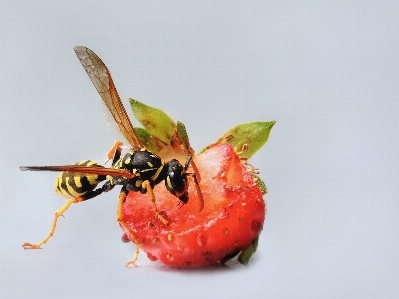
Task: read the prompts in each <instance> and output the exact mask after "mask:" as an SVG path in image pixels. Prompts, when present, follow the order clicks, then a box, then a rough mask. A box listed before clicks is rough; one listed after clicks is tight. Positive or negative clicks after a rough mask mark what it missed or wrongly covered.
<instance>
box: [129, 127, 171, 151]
mask: <svg viewBox="0 0 399 299" xmlns="http://www.w3.org/2000/svg"><path fill="white" fill-rule="evenodd" d="M134 130H135V131H136V134H137V135H138V137H139V138H140V140H141V142H142V143H143V144H144V146H145V147H146V148H147V149H148V150H149V151H150V152H153V153H158V152H159V151H160V150H161V149H162V148H163V146H164V145H163V142H162V141H160V140H159V139H156V138H154V137H152V136H151V134H150V133H148V131H147V130H146V129H143V128H134Z"/></svg>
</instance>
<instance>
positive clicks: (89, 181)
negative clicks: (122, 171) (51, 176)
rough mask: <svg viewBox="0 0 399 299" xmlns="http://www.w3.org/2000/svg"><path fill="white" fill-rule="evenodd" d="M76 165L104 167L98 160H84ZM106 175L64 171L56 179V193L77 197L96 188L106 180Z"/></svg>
mask: <svg viewBox="0 0 399 299" xmlns="http://www.w3.org/2000/svg"><path fill="white" fill-rule="evenodd" d="M74 165H86V166H94V167H102V165H101V164H99V163H98V162H96V161H91V160H83V161H80V162H78V163H75V164H74ZM105 179H106V176H104V175H96V174H90V175H89V174H88V175H75V176H74V175H72V174H69V173H68V172H62V173H61V174H60V175H59V176H58V177H57V179H56V180H55V184H54V189H55V193H56V194H58V195H60V196H62V197H66V198H75V197H78V196H81V195H83V194H86V193H87V192H90V191H92V190H94V189H95V188H96V187H97V185H98V184H99V183H100V182H102V181H104V180H105Z"/></svg>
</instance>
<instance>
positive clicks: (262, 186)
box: [252, 174, 267, 195]
mask: <svg viewBox="0 0 399 299" xmlns="http://www.w3.org/2000/svg"><path fill="white" fill-rule="evenodd" d="M252 176H253V177H254V179H255V180H256V184H257V185H258V187H259V189H260V191H261V192H262V195H265V194H266V193H267V187H266V184H265V182H264V181H263V180H262V179H261V178H260V177H259V176H258V175H256V174H252Z"/></svg>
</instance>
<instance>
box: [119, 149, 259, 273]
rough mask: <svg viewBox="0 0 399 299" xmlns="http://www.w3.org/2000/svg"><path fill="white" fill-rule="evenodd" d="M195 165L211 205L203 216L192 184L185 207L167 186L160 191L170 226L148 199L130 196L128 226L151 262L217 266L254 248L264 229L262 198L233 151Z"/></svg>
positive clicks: (211, 153) (208, 155)
mask: <svg viewBox="0 0 399 299" xmlns="http://www.w3.org/2000/svg"><path fill="white" fill-rule="evenodd" d="M194 161H195V163H196V165H197V167H198V169H199V171H200V174H201V182H200V187H201V191H202V194H203V197H204V202H205V206H204V209H203V210H202V211H201V212H198V206H199V200H198V196H197V194H196V191H195V186H194V182H193V181H192V180H191V181H190V187H189V201H188V203H187V204H185V205H183V206H179V205H178V203H179V201H178V199H177V198H176V197H175V196H173V195H172V194H170V193H169V192H168V191H167V190H166V188H165V186H164V184H163V183H161V184H159V185H157V186H155V188H154V194H155V196H156V205H157V207H158V210H159V211H160V212H161V213H162V215H163V217H164V218H165V219H167V220H168V222H169V223H168V225H164V224H163V223H162V222H160V221H159V220H157V219H156V217H155V214H154V211H153V209H152V206H151V202H150V199H149V197H148V195H147V194H141V193H138V192H130V194H129V196H128V198H127V199H126V202H125V203H124V206H123V221H124V222H125V223H126V224H127V225H128V226H129V227H130V229H131V230H132V231H133V233H134V234H135V237H136V239H137V240H138V241H139V243H140V244H139V246H140V249H142V250H143V251H144V252H146V253H147V256H148V257H149V259H150V260H153V261H154V260H159V261H160V262H162V263H163V264H165V265H169V266H175V267H201V266H206V265H211V264H214V263H215V262H217V261H219V260H220V259H222V258H223V257H225V256H226V255H227V254H229V253H231V252H234V251H237V250H238V249H241V248H243V247H245V246H247V245H248V244H250V243H251V242H252V241H253V240H254V239H255V238H256V237H257V236H258V235H259V233H260V231H261V230H262V227H263V223H264V220H265V202H264V200H263V196H262V193H261V191H260V189H259V187H258V186H257V184H256V182H255V180H254V178H253V177H252V175H251V173H250V172H249V171H248V169H247V168H246V167H245V166H244V165H243V164H242V162H241V160H240V158H239V157H238V156H237V155H236V153H235V152H234V150H233V148H232V147H231V146H230V145H227V144H219V145H216V146H213V147H212V148H210V149H208V150H207V151H205V152H204V153H202V154H200V155H198V156H195V157H194ZM181 162H182V163H184V162H185V161H184V157H183V160H182V161H181Z"/></svg>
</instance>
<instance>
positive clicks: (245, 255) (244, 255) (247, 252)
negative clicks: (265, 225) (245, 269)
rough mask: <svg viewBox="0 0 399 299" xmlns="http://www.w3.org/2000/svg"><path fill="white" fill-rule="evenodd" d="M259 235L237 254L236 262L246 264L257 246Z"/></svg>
mask: <svg viewBox="0 0 399 299" xmlns="http://www.w3.org/2000/svg"><path fill="white" fill-rule="evenodd" d="M258 241H259V236H258V237H256V238H255V239H254V240H253V241H252V242H251V244H249V245H248V246H247V247H245V248H244V249H243V250H242V251H241V253H240V255H239V256H238V262H239V263H240V264H242V265H245V266H246V265H248V262H249V260H250V259H251V257H252V255H253V254H254V253H255V251H256V249H257V248H258Z"/></svg>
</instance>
